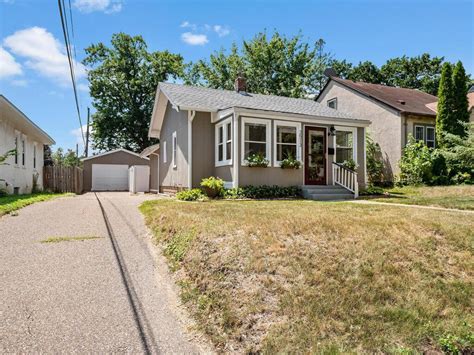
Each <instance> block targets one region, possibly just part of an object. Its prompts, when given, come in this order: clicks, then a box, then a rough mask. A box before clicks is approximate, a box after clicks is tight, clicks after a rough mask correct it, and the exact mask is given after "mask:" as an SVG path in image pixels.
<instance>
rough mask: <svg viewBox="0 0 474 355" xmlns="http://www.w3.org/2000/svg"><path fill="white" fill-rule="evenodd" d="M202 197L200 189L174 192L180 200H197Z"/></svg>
mask: <svg viewBox="0 0 474 355" xmlns="http://www.w3.org/2000/svg"><path fill="white" fill-rule="evenodd" d="M204 197H205V196H204V194H203V193H202V191H201V190H200V189H191V190H183V191H180V192H178V193H177V194H176V198H177V199H178V200H181V201H197V200H202V199H203V198H204Z"/></svg>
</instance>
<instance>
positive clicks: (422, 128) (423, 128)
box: [413, 125, 426, 143]
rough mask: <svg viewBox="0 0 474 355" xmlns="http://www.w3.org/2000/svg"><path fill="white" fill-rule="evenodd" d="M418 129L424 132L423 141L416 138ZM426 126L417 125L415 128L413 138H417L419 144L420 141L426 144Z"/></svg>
mask: <svg viewBox="0 0 474 355" xmlns="http://www.w3.org/2000/svg"><path fill="white" fill-rule="evenodd" d="M417 128H421V131H422V132H423V137H422V138H421V139H417V138H416V129H417ZM425 133H426V132H425V126H420V125H415V127H413V136H414V137H415V140H416V141H417V142H418V141H419V140H421V141H422V142H423V143H426V134H425Z"/></svg>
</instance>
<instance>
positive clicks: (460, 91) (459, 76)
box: [452, 61, 469, 137]
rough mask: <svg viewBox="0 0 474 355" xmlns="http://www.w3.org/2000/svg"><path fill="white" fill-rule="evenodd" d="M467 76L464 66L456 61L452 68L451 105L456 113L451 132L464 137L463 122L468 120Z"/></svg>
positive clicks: (465, 132)
mask: <svg viewBox="0 0 474 355" xmlns="http://www.w3.org/2000/svg"><path fill="white" fill-rule="evenodd" d="M468 82H469V78H468V77H467V75H466V71H465V70H464V66H463V65H462V63H461V62H460V61H458V62H457V63H456V66H455V67H454V70H453V91H454V97H453V105H454V112H455V113H456V120H457V121H456V123H457V124H456V125H455V127H454V130H453V132H452V133H453V134H455V135H458V136H460V137H465V136H466V134H467V130H466V126H465V124H466V123H468V122H469V100H468V98H467V91H468Z"/></svg>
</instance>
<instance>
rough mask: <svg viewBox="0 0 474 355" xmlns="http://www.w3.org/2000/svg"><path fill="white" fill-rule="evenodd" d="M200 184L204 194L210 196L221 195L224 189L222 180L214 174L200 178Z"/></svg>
mask: <svg viewBox="0 0 474 355" xmlns="http://www.w3.org/2000/svg"><path fill="white" fill-rule="evenodd" d="M201 186H202V187H203V189H204V192H205V193H206V195H207V196H208V197H210V198H215V197H217V196H222V193H223V191H224V181H223V180H222V179H219V178H216V177H214V176H210V177H208V178H205V179H202V181H201Z"/></svg>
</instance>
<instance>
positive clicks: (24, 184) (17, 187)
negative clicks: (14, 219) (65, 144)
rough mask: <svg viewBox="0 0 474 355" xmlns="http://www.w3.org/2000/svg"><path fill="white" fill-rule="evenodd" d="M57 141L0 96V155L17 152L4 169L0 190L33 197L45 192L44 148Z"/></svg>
mask: <svg viewBox="0 0 474 355" xmlns="http://www.w3.org/2000/svg"><path fill="white" fill-rule="evenodd" d="M54 143H55V142H54V140H53V139H52V138H51V137H50V136H49V135H48V134H47V133H46V132H45V131H43V130H42V129H41V128H39V127H38V126H37V125H36V124H35V123H34V122H33V121H31V120H30V119H29V118H28V117H27V116H26V115H25V114H24V113H23V112H21V111H20V109H18V108H17V107H16V106H15V105H14V104H13V103H11V102H10V101H9V100H8V99H7V98H6V97H5V96H3V95H0V155H4V154H6V153H7V152H8V151H12V150H15V152H14V154H12V155H11V156H9V157H8V158H7V159H6V161H5V162H4V164H2V165H0V189H2V190H6V191H7V193H17V194H25V193H30V192H31V191H32V189H33V187H34V186H35V185H36V188H37V189H39V190H41V189H42V188H43V165H44V164H43V161H44V146H45V145H52V144H54Z"/></svg>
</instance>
